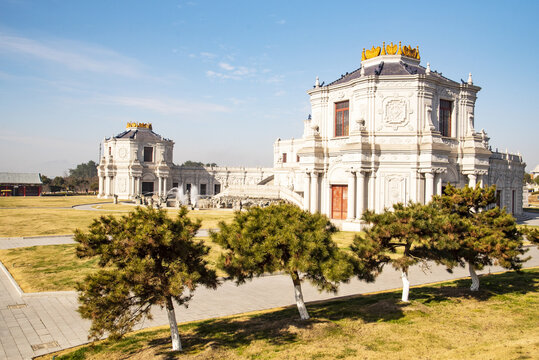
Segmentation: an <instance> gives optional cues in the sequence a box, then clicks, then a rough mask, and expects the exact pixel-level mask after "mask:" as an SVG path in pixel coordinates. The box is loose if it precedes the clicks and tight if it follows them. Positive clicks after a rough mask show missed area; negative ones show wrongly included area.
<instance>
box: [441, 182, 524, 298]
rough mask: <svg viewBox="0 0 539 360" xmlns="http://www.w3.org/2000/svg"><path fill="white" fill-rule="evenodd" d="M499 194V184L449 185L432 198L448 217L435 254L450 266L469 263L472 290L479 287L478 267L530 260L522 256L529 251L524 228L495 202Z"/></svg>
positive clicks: (510, 265) (515, 266)
mask: <svg viewBox="0 0 539 360" xmlns="http://www.w3.org/2000/svg"><path fill="white" fill-rule="evenodd" d="M495 194H496V187H495V186H490V187H487V188H482V187H481V186H480V185H479V184H478V185H477V186H476V187H475V188H471V187H468V186H466V187H464V188H460V189H457V188H455V187H453V186H451V185H448V186H447V187H446V189H445V193H444V194H443V195H438V196H435V197H434V198H433V201H432V206H433V207H434V208H435V209H436V210H437V211H438V212H439V213H440V215H441V216H443V217H444V218H443V222H444V225H443V226H444V228H443V231H442V232H441V233H442V234H443V235H442V236H439V237H438V238H436V239H434V240H433V242H432V243H431V244H430V253H431V258H433V259H434V260H436V261H437V262H438V263H442V264H444V265H446V266H447V267H448V269H452V268H453V267H454V266H457V265H458V266H462V267H464V266H465V265H466V264H468V268H469V272H470V277H471V279H472V285H471V287H470V290H472V291H477V290H479V277H478V276H477V273H476V270H480V269H482V268H483V267H484V266H490V265H493V264H497V265H500V266H502V267H504V268H507V269H515V270H518V269H520V268H521V267H522V263H523V262H524V261H526V260H527V259H523V258H521V257H520V255H522V254H524V253H525V252H526V250H525V249H524V248H523V247H522V245H523V242H522V240H523V239H522V232H521V231H519V230H518V228H517V225H516V222H515V219H514V217H513V216H512V215H511V214H508V213H507V212H506V210H505V209H500V208H499V207H496V206H493V205H494V204H495V202H496V195H495ZM457 223H458V224H459V225H458V226H454V224H457Z"/></svg>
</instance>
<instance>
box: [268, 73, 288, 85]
mask: <svg viewBox="0 0 539 360" xmlns="http://www.w3.org/2000/svg"><path fill="white" fill-rule="evenodd" d="M283 81H284V75H274V76H272V77H269V78H267V79H266V80H265V82H267V83H269V84H277V83H281V82H283Z"/></svg>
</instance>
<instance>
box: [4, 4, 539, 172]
mask: <svg viewBox="0 0 539 360" xmlns="http://www.w3.org/2000/svg"><path fill="white" fill-rule="evenodd" d="M441 4H442V5H437V4H436V2H432V1H429V2H422V1H414V2H402V1H384V2H372V1H371V2H360V1H335V2H330V1H232V0H230V1H114V2H111V1H97V0H93V1H68V0H66V1H60V0H57V1H46V0H41V1H26V0H0V125H1V131H0V151H1V152H2V154H3V156H2V158H1V160H0V171H13V172H15V171H17V172H41V173H43V174H46V175H48V176H54V175H61V174H62V173H63V172H65V171H66V170H67V169H68V168H73V167H74V166H75V165H76V164H78V163H82V162H86V161H88V160H96V161H97V160H98V159H97V157H98V151H99V143H100V141H101V140H102V139H103V137H108V136H111V135H113V134H117V133H120V132H121V131H123V129H124V128H125V124H126V122H131V121H137V122H151V123H153V125H154V130H155V131H156V132H157V133H159V134H161V135H163V136H165V137H167V138H171V139H173V140H174V141H175V143H176V145H175V153H174V161H175V162H176V163H182V162H183V161H185V160H195V161H203V162H216V163H218V164H219V165H230V166H237V165H245V166H271V164H272V156H273V151H272V144H273V142H274V141H275V139H277V138H278V137H281V138H283V139H287V138H291V137H296V138H298V137H301V135H302V134H301V133H302V129H303V119H305V118H306V117H307V115H308V114H309V113H310V106H309V98H308V95H307V94H306V90H308V89H309V88H311V87H312V85H313V84H314V80H315V77H316V76H319V77H320V80H321V81H325V82H326V83H328V82H330V81H332V80H335V79H337V78H339V77H340V75H341V74H343V73H345V72H347V71H348V72H350V71H352V70H355V69H357V68H358V67H359V66H360V61H361V51H362V49H363V48H364V47H371V46H372V45H373V44H376V45H380V44H381V43H382V41H386V42H391V41H393V42H398V41H402V42H403V43H406V44H411V45H412V46H415V45H418V46H419V48H420V52H421V59H422V64H423V65H425V64H426V62H430V64H431V68H432V69H433V70H438V71H441V72H442V73H443V74H444V76H447V77H449V78H451V79H453V80H456V81H459V80H460V79H461V78H462V79H467V76H468V73H469V72H471V73H472V74H473V78H474V83H475V84H476V85H478V86H481V87H482V90H481V91H480V92H479V97H478V100H477V104H476V114H475V124H476V128H477V130H480V129H481V128H484V129H485V130H486V131H487V133H488V135H489V136H490V137H491V145H492V147H493V148H499V149H503V150H504V151H505V149H506V148H508V149H509V151H510V152H515V153H516V152H518V151H520V152H521V153H522V154H523V157H524V161H526V163H527V164H528V167H527V170H528V171H529V170H531V169H533V168H534V167H535V165H536V164H539V151H538V150H539V146H538V145H537V143H538V142H539V134H538V131H537V125H536V119H537V114H538V110H539V100H538V96H537V95H538V90H537V85H536V84H537V83H539V71H538V67H537V65H536V64H537V59H538V58H539V56H538V55H539V54H538V52H539V50H538V46H537V44H536V42H537V39H538V38H539V36H538V35H539V31H538V25H537V23H538V22H537V20H536V17H537V14H539V2H536V1H506V2H501V1H451V2H443V3H441Z"/></svg>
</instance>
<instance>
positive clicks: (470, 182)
mask: <svg viewBox="0 0 539 360" xmlns="http://www.w3.org/2000/svg"><path fill="white" fill-rule="evenodd" d="M476 183H477V176H476V175H475V174H469V175H468V186H469V187H475V184H476Z"/></svg>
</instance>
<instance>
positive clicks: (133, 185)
mask: <svg viewBox="0 0 539 360" xmlns="http://www.w3.org/2000/svg"><path fill="white" fill-rule="evenodd" d="M130 180H131V181H130V182H129V187H130V191H129V197H131V198H134V197H135V196H137V177H136V176H135V175H131V178H130Z"/></svg>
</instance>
